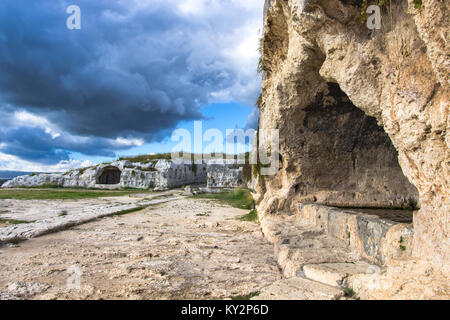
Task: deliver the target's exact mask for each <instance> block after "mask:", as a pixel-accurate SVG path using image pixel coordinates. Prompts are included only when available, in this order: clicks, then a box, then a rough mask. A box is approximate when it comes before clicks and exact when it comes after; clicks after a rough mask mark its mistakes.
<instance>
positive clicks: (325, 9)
mask: <svg viewBox="0 0 450 320" xmlns="http://www.w3.org/2000/svg"><path fill="white" fill-rule="evenodd" d="M367 2H368V3H369V4H370V1H367ZM388 2H389V1H388ZM362 3H363V1H360V0H349V1H339V0H315V1H313V0H311V1H306V0H303V1H302V0H271V1H266V12H265V22H264V23H265V26H264V28H265V29H264V36H263V39H262V60H261V63H260V66H261V68H262V70H263V71H264V81H263V88H262V99H261V103H260V111H261V112H260V122H259V126H260V129H262V132H263V134H264V135H266V137H267V138H268V137H269V131H270V130H271V129H274V128H277V129H279V130H280V159H281V160H282V161H281V168H280V171H279V172H278V173H277V174H276V175H275V176H267V177H264V179H260V180H259V184H258V185H257V188H256V189H257V192H258V193H259V199H258V200H259V211H260V212H261V214H267V213H275V212H287V211H293V210H295V206H296V205H297V204H298V203H299V202H318V203H324V204H331V205H339V206H368V207H386V206H394V207H420V210H418V211H417V212H416V213H415V216H414V232H415V236H414V246H413V250H414V254H415V255H416V256H417V257H420V258H423V259H427V260H431V261H432V262H433V263H435V264H436V265H439V266H444V265H445V262H446V261H447V262H448V261H449V260H450V255H449V253H450V249H449V248H450V240H449V211H450V210H449V197H448V192H449V176H450V175H449V160H450V159H449V146H450V139H449V135H448V128H449V81H450V78H449V74H450V65H449V64H450V57H449V55H450V48H449V25H448V21H450V17H449V11H450V10H449V6H450V2H449V1H445V0H423V1H422V5H421V6H420V7H417V5H416V7H417V8H416V7H415V5H414V2H413V0H408V1H407V0H403V1H400V0H392V6H389V4H387V5H385V6H383V7H381V14H382V17H381V18H382V20H381V21H382V25H381V29H379V30H377V29H374V30H370V29H369V28H368V27H367V26H366V22H365V20H362V16H361V13H363V12H365V8H364V7H363V4H362ZM363 18H364V16H363Z"/></svg>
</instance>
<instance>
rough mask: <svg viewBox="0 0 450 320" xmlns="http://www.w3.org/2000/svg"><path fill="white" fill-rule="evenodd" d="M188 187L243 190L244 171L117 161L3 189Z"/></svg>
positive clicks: (211, 165) (19, 180)
mask: <svg viewBox="0 0 450 320" xmlns="http://www.w3.org/2000/svg"><path fill="white" fill-rule="evenodd" d="M187 184H207V186H208V187H209V188H228V187H237V186H244V182H243V180H242V168H239V167H237V164H236V163H235V161H231V162H228V163H225V162H222V163H217V162H211V163H209V162H203V163H201V164H184V163H181V164H178V163H176V162H174V161H168V160H158V161H155V162H154V163H148V164H141V163H132V162H130V161H115V162H112V163H108V164H101V165H98V166H94V167H89V168H84V169H77V170H73V171H69V172H67V173H64V174H39V175H30V176H20V177H16V178H14V179H12V180H9V181H7V182H6V183H5V184H4V185H3V186H2V188H14V187H45V186H56V187H64V188H70V187H72V188H97V189H122V188H136V189H149V188H153V189H155V190H165V189H168V188H173V187H179V186H183V185H187Z"/></svg>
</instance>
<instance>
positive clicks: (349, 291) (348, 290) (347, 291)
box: [344, 288, 356, 298]
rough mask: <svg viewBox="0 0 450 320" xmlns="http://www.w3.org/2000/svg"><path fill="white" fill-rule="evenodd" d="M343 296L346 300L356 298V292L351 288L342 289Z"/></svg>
mask: <svg viewBox="0 0 450 320" xmlns="http://www.w3.org/2000/svg"><path fill="white" fill-rule="evenodd" d="M344 295H345V296H346V297H347V298H353V297H355V296H356V292H355V291H354V290H353V289H352V288H345V289H344Z"/></svg>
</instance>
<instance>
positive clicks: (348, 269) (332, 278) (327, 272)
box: [302, 261, 380, 287]
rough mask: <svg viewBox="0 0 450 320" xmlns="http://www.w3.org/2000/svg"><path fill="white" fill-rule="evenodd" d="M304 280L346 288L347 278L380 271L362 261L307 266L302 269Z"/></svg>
mask: <svg viewBox="0 0 450 320" xmlns="http://www.w3.org/2000/svg"><path fill="white" fill-rule="evenodd" d="M302 271H303V274H304V276H305V277H306V278H308V279H310V280H314V281H317V282H320V283H324V284H327V285H330V286H335V287H347V278H348V277H349V276H353V275H357V274H367V273H375V272H379V271H380V269H379V268H378V267H377V266H375V265H372V264H369V263H367V262H364V261H357V262H355V263H322V264H309V265H305V266H303V268H302Z"/></svg>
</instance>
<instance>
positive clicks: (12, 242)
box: [8, 238, 21, 245]
mask: <svg viewBox="0 0 450 320" xmlns="http://www.w3.org/2000/svg"><path fill="white" fill-rule="evenodd" d="M20 242H21V240H20V239H19V238H13V239H11V240H9V241H8V243H11V244H15V245H18V244H19V243H20Z"/></svg>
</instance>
